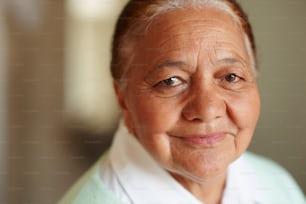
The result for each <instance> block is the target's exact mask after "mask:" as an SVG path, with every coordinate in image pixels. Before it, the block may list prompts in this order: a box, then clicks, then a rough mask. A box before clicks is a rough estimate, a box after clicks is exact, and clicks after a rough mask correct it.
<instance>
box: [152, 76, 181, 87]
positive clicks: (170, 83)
mask: <svg viewBox="0 0 306 204" xmlns="http://www.w3.org/2000/svg"><path fill="white" fill-rule="evenodd" d="M181 83H182V80H181V79H179V78H178V77H170V78H168V79H165V80H162V81H160V82H158V83H157V84H156V85H155V86H163V87H175V86H178V85H180V84H181Z"/></svg>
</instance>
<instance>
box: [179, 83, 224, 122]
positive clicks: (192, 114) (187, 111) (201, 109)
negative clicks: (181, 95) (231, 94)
mask: <svg viewBox="0 0 306 204" xmlns="http://www.w3.org/2000/svg"><path fill="white" fill-rule="evenodd" d="M225 113H226V102H225V99H224V97H223V95H222V93H221V91H220V90H218V87H214V86H213V85H202V86H201V87H194V88H193V89H192V90H191V93H190V95H189V98H188V99H187V103H186V105H185V107H184V108H183V111H182V114H183V117H184V118H185V119H186V120H188V121H198V122H211V121H212V120H215V119H218V118H221V117H222V116H224V114H225Z"/></svg>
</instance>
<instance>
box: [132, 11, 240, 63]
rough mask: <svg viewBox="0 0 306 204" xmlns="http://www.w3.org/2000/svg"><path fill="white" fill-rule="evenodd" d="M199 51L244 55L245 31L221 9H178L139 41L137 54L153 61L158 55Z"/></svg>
mask: <svg viewBox="0 0 306 204" xmlns="http://www.w3.org/2000/svg"><path fill="white" fill-rule="evenodd" d="M198 49H202V51H203V50H207V51H210V52H211V50H212V49H213V51H214V52H219V53H220V54H221V55H222V53H224V52H226V51H227V50H231V51H234V52H241V53H242V54H244V51H245V45H244V38H243V32H242V30H241V28H240V27H239V26H238V24H237V23H235V22H234V20H233V18H232V16H230V15H229V14H227V13H226V12H224V11H221V10H219V9H216V8H202V9H193V8H188V9H177V10H174V11H171V12H168V13H165V14H161V15H160V16H158V17H157V18H156V19H155V20H154V21H153V22H152V24H151V25H150V26H149V29H148V30H147V32H146V34H145V35H144V36H143V37H142V39H141V40H140V41H139V44H138V49H137V52H138V53H140V55H141V58H142V60H152V57H153V56H154V55H155V54H157V55H158V54H160V55H171V53H172V54H173V53H175V52H179V51H186V52H188V53H190V54H192V53H193V51H197V50H198ZM190 51H192V52H190ZM181 53H182V52H181ZM181 53H180V54H181ZM241 53H240V54H241ZM146 58H148V59H146Z"/></svg>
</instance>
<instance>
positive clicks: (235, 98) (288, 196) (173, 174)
mask: <svg viewBox="0 0 306 204" xmlns="http://www.w3.org/2000/svg"><path fill="white" fill-rule="evenodd" d="M111 71H112V76H113V79H114V87H115V91H116V95H117V99H118V102H119V104H120V107H121V110H122V121H121V123H120V125H119V128H118V131H117V132H116V134H115V138H114V142H113V144H112V146H111V148H110V150H109V151H108V152H107V153H106V154H105V155H104V156H102V158H101V159H100V160H99V161H98V162H97V164H96V165H95V166H94V167H93V168H91V170H89V171H88V172H87V173H86V174H85V175H84V176H83V177H82V179H81V180H80V181H79V182H78V183H77V184H75V186H74V187H73V188H72V189H71V190H70V192H68V194H67V195H66V196H65V197H64V198H63V200H62V201H61V203H82V204H83V203H103V204H115V203H127V204H131V203H133V204H150V203H152V204H153V203H154V204H200V203H205V204H217V203H223V204H224V203H228V204H236V203H237V204H238V203H241V204H251V203H254V204H255V203H268V204H271V203H286V204H287V203H288V204H289V203H294V204H302V203H305V199H304V195H303V193H302V192H301V190H300V189H299V187H298V186H297V184H296V183H295V182H294V181H293V179H292V177H291V176H290V175H289V174H288V173H287V172H286V171H285V170H284V169H282V168H281V167H279V166H278V165H277V164H275V163H273V162H272V161H270V160H267V159H264V158H262V157H259V156H256V155H254V154H251V153H248V152H246V149H247V147H248V145H249V143H250V141H251V138H252V135H253V132H254V129H255V127H256V123H257V120H258V117H259V112H260V100H259V94H258V88H257V84H256V72H257V67H256V49H255V43H254V38H253V34H252V30H251V26H250V24H249V22H248V19H247V17H246V15H245V14H244V12H243V11H242V9H241V8H240V7H239V5H238V4H237V3H236V2H235V1H233V0H131V1H130V2H129V3H128V4H127V6H126V7H125V9H124V10H123V12H122V14H121V16H120V18H119V20H118V23H117V26H116V30H115V34H114V41H113V52H112V66H111Z"/></svg>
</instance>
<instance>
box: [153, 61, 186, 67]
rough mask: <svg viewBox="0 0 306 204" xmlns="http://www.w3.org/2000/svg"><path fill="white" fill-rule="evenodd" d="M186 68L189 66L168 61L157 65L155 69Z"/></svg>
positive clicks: (180, 62) (179, 62)
mask: <svg viewBox="0 0 306 204" xmlns="http://www.w3.org/2000/svg"><path fill="white" fill-rule="evenodd" d="M186 66H188V65H187V64H186V63H185V62H182V61H166V62H163V63H161V64H159V65H157V66H156V67H155V68H157V69H159V68H162V67H186Z"/></svg>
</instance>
